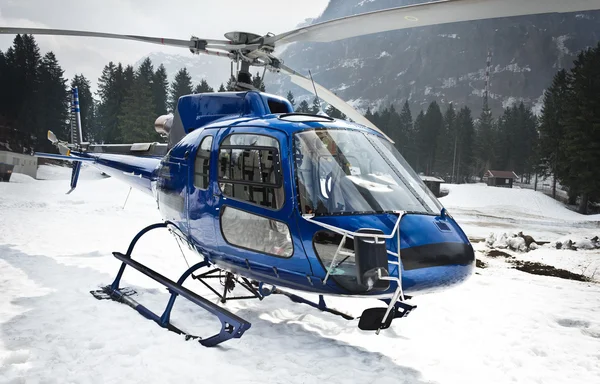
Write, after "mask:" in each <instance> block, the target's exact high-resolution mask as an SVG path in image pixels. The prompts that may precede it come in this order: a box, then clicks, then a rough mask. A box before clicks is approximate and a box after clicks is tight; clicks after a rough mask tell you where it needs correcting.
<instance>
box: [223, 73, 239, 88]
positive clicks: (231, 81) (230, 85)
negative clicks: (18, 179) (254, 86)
mask: <svg viewBox="0 0 600 384" xmlns="http://www.w3.org/2000/svg"><path fill="white" fill-rule="evenodd" d="M236 83H237V80H236V79H235V77H234V76H231V77H230V78H229V80H227V85H225V89H226V90H227V91H228V92H232V91H235V84H236Z"/></svg>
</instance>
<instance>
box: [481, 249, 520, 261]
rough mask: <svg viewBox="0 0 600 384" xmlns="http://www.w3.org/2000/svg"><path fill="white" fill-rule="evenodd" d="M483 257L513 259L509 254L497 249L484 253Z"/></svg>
mask: <svg viewBox="0 0 600 384" xmlns="http://www.w3.org/2000/svg"><path fill="white" fill-rule="evenodd" d="M485 255H486V256H488V257H506V258H510V259H512V258H514V256H512V255H511V254H509V253H506V252H504V251H501V250H499V249H490V250H489V251H487V252H486V253H485Z"/></svg>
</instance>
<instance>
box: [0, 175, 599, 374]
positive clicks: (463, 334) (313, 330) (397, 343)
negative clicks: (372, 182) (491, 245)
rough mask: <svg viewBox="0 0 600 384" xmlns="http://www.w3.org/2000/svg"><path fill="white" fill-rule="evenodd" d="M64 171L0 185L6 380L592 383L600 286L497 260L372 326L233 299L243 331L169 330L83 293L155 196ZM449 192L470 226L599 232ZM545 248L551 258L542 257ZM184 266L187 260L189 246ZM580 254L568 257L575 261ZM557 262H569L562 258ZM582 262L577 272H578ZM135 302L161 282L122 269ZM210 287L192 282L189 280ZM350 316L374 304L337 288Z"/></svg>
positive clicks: (504, 200)
mask: <svg viewBox="0 0 600 384" xmlns="http://www.w3.org/2000/svg"><path fill="white" fill-rule="evenodd" d="M69 171H70V170H69V169H63V168H60V167H49V166H42V167H41V168H40V173H39V174H38V179H44V180H34V179H31V178H28V177H26V176H23V175H19V174H15V175H13V178H12V179H11V182H10V183H0V383H54V382H55V383H63V382H72V383H113V382H115V383H116V382H123V383H134V382H135V383H137V382H144V383H166V382H202V383H204V382H207V383H231V382H244V383H315V382H322V381H327V382H335V383H337V382H339V383H355V382H356V383H359V382H360V383H362V382H375V381H377V382H381V383H394V384H396V383H597V382H600V284H598V283H595V282H578V281H572V280H566V279H560V278H555V277H547V276H537V275H531V274H528V273H525V272H521V271H518V270H515V269H513V268H511V265H510V264H509V263H506V262H505V261H504V260H503V259H502V258H491V257H486V256H484V254H483V251H487V246H486V245H485V242H478V243H475V244H474V245H475V247H476V249H478V250H479V251H478V252H477V256H478V258H480V259H482V260H484V261H485V262H486V264H488V266H487V268H485V269H479V268H478V269H477V273H476V274H475V275H474V276H473V277H472V278H471V279H470V280H469V281H468V282H467V283H465V284H464V285H462V286H460V287H458V288H455V289H453V290H450V291H447V292H443V293H439V294H434V295H427V296H421V297H415V298H414V299H413V300H412V302H413V303H414V304H417V305H418V308H417V309H416V310H415V311H414V312H413V313H411V315H410V316H409V317H408V318H406V319H400V320H397V321H394V323H393V325H392V327H391V328H390V329H388V330H384V331H382V332H381V334H380V335H378V336H376V335H374V334H372V333H368V332H363V331H360V330H359V329H358V328H357V327H356V324H357V321H356V320H355V321H346V320H343V319H342V318H340V317H337V316H333V315H331V314H327V313H322V312H318V311H317V310H315V309H313V308H310V307H308V306H305V305H298V304H293V303H292V302H290V301H289V300H287V299H286V298H284V297H273V296H270V297H268V298H266V299H265V300H263V301H262V302H258V301H247V302H229V303H227V304H226V306H227V308H228V309H230V310H231V311H232V312H234V313H236V314H238V315H239V316H241V317H243V318H245V319H247V320H249V321H250V322H251V323H252V327H251V328H250V329H249V330H248V331H247V332H246V333H245V334H244V336H243V337H242V338H241V339H236V340H231V341H228V342H226V343H224V344H222V345H220V346H218V347H216V348H204V347H202V346H200V345H199V344H197V343H195V342H192V341H185V340H184V339H183V338H181V337H179V336H177V335H175V334H173V333H171V332H168V331H165V330H163V329H161V328H160V327H158V326H157V325H156V324H154V323H153V322H151V321H149V320H146V319H144V318H143V317H142V316H140V315H138V314H137V313H136V312H135V311H133V310H132V309H131V308H129V307H126V306H124V305H121V304H118V303H115V302H111V301H104V300H103V301H98V300H96V299H94V298H93V297H92V296H91V295H90V294H89V291H90V290H94V289H97V288H98V287H99V286H102V285H106V284H108V283H110V282H111V281H112V278H113V277H114V275H115V273H116V271H117V269H118V267H119V263H118V261H117V260H116V259H115V258H114V257H113V256H112V255H111V252H112V251H124V250H125V249H126V247H127V245H128V243H129V241H130V239H131V237H132V236H134V235H135V233H137V232H138V231H139V230H140V229H141V228H143V227H144V226H146V225H148V224H150V223H153V222H156V221H159V220H160V216H159V213H158V211H157V210H156V206H155V204H154V202H153V201H152V199H149V198H147V197H146V196H144V195H142V194H141V193H138V192H136V191H132V192H131V195H130V197H129V200H128V202H127V204H126V206H125V208H123V203H124V202H125V198H126V197H127V193H128V188H127V187H126V186H124V185H122V184H120V183H119V182H118V181H116V180H113V179H110V178H104V177H102V176H101V175H100V174H99V173H98V172H97V171H95V170H93V169H88V168H84V169H83V171H82V179H81V180H80V182H79V187H78V188H77V190H76V191H74V192H73V193H72V194H70V195H65V192H66V191H67V190H68V179H69V176H70V175H69ZM448 188H449V189H450V194H449V195H448V196H446V197H444V198H442V200H441V201H442V203H443V204H444V205H445V206H446V207H448V208H449V210H450V212H451V214H453V215H454V217H455V218H456V219H457V220H458V221H459V223H460V224H461V225H463V227H464V228H465V230H466V232H467V234H468V235H469V236H470V237H472V238H474V239H475V238H479V237H480V238H485V237H487V236H488V235H489V233H490V232H495V233H497V234H501V233H508V232H514V233H517V232H519V231H523V232H524V233H526V234H529V235H531V236H533V237H534V238H536V240H541V241H551V242H552V241H556V240H559V239H560V238H561V237H565V236H575V235H576V236H578V238H580V239H583V238H584V237H590V238H591V236H592V235H594V234H596V235H598V234H600V229H599V228H598V219H599V218H598V217H583V216H581V215H578V214H576V213H573V212H570V211H568V210H566V209H565V208H563V207H562V206H560V204H558V203H556V204H555V202H553V201H548V200H547V199H546V196H543V195H542V194H539V196H538V194H536V193H535V192H533V191H527V190H506V189H498V188H489V187H482V186H473V185H471V186H454V185H450V186H448ZM136 252H137V256H136V257H137V258H138V259H139V260H140V261H142V262H144V263H146V264H148V265H149V266H150V267H153V268H155V269H157V270H159V271H160V272H161V273H163V274H165V275H166V276H167V277H170V278H175V277H176V276H178V274H179V273H181V272H182V271H183V269H184V268H185V266H186V262H185V261H184V259H183V258H182V256H181V254H180V252H179V249H178V248H177V245H176V243H175V240H174V239H173V238H171V237H170V236H169V235H168V234H167V233H159V232H157V233H156V236H155V237H152V238H149V237H146V238H143V239H142V241H141V242H140V244H139V248H136ZM507 252H511V254H514V255H517V256H518V258H520V259H523V260H525V259H527V258H531V259H532V260H537V261H542V262H544V263H547V264H553V265H556V266H557V267H560V268H570V269H572V270H573V271H575V272H577V271H576V269H577V268H578V267H576V266H575V265H571V264H569V263H570V261H569V262H564V261H562V258H563V256H564V255H569V256H567V258H569V257H571V258H572V257H574V256H573V255H574V254H577V255H580V254H586V255H587V257H589V258H596V260H597V259H598V258H600V252H598V250H586V251H571V250H556V249H555V248H552V247H551V246H550V245H545V246H542V247H540V248H539V249H537V250H535V251H531V252H527V253H518V252H512V251H507ZM549 255H550V256H549ZM186 256H187V257H188V262H190V263H191V262H192V260H191V258H193V257H194V256H193V255H191V254H190V253H186ZM569 260H571V259H569ZM561 262H562V264H561ZM577 273H581V271H579V272H577ZM124 282H125V283H126V284H125V285H128V286H133V287H135V288H136V290H137V291H138V293H139V301H140V302H141V303H143V304H145V305H147V306H149V307H151V308H152V309H156V310H157V311H160V308H161V306H163V305H164V304H165V303H166V301H167V298H168V295H167V292H166V290H165V289H164V288H160V287H159V286H157V285H156V284H154V283H153V282H152V281H151V280H149V279H147V278H145V277H143V276H141V275H140V274H139V273H135V271H130V272H125V275H124ZM187 286H188V287H189V288H190V289H194V290H195V291H196V292H199V293H201V294H203V295H206V296H207V297H209V298H211V299H214V295H210V294H209V293H208V292H207V291H206V290H205V289H203V288H202V287H201V286H200V284H199V283H197V282H195V281H191V282H189V283H188V284H187ZM330 301H331V303H333V304H334V306H335V307H337V308H339V309H342V310H344V311H349V312H351V313H353V314H355V315H358V314H360V312H361V311H362V309H364V308H366V307H369V306H371V305H372V304H376V305H377V302H372V301H368V300H367V301H365V300H358V299H346V298H344V299H341V298H336V299H332V300H330ZM173 320H174V322H175V323H176V324H179V325H181V327H182V328H184V329H186V330H189V331H191V332H195V333H198V334H201V335H208V334H212V333H214V332H216V330H217V326H218V324H217V323H216V321H215V320H214V319H213V318H212V317H211V316H209V315H207V314H206V313H204V312H203V311H202V310H200V309H199V308H197V307H195V306H193V305H191V304H189V303H187V302H186V300H181V299H178V302H177V303H176V305H175V311H174V313H173Z"/></svg>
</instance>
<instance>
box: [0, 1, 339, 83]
mask: <svg viewBox="0 0 600 384" xmlns="http://www.w3.org/2000/svg"><path fill="white" fill-rule="evenodd" d="M327 3H328V0H294V1H285V0H283V1H282V0H253V1H238V0H235V1H234V0H80V1H75V0H0V26H5V27H37V28H57V29H78V30H88V31H98V32H109V33H123V34H133V35H148V36H154V37H172V38H179V39H188V38H189V37H190V36H191V35H195V36H198V37H200V38H207V39H222V38H223V34H224V33H225V32H229V31H234V30H240V31H247V32H253V33H258V34H265V33H267V32H273V33H275V34H278V33H281V32H285V31H287V30H290V29H294V28H295V26H296V25H297V24H299V23H301V22H302V21H304V20H305V19H306V18H310V17H316V16H318V15H320V14H321V12H323V10H324V9H325V7H326V6H327ZM13 38H14V35H0V50H2V51H6V49H7V48H8V47H10V46H11V45H12V40H13ZM36 41H37V42H38V45H39V46H40V51H41V52H42V54H44V53H45V52H47V51H50V50H51V51H53V52H54V53H55V54H56V56H57V57H58V60H59V62H60V64H61V66H62V67H63V69H64V70H65V76H66V77H68V78H69V79H70V78H72V77H73V75H74V74H75V73H83V74H84V75H85V76H86V77H88V78H89V79H90V80H92V81H93V82H94V83H95V82H96V80H97V78H98V77H99V76H100V73H101V71H102V68H103V67H104V65H105V64H107V63H108V62H109V61H111V60H112V61H115V62H118V61H120V62H122V63H124V64H125V63H127V64H133V63H135V62H136V61H137V60H139V59H140V58H141V57H143V56H145V55H147V54H148V53H150V52H152V51H164V52H167V53H180V54H184V55H185V54H189V55H191V53H190V52H189V51H186V50H181V49H177V48H169V47H162V46H159V45H153V44H145V43H138V42H129V41H121V40H113V39H98V38H76V37H50V36H36ZM223 65H229V63H228V62H227V60H226V59H223Z"/></svg>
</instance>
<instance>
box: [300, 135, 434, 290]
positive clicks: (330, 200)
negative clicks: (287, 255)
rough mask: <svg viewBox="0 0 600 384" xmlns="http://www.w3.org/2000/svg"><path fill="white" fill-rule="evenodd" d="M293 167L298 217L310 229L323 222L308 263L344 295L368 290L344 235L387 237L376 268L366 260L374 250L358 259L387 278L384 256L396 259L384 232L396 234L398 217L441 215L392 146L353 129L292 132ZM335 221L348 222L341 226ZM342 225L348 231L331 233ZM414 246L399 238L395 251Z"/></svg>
mask: <svg viewBox="0 0 600 384" xmlns="http://www.w3.org/2000/svg"><path fill="white" fill-rule="evenodd" d="M294 161H295V171H296V180H297V185H298V195H299V205H300V211H301V214H302V215H303V216H304V217H305V218H307V219H308V220H310V221H311V222H312V223H316V224H319V225H323V223H324V222H323V220H325V221H326V222H327V224H325V225H324V226H325V228H321V230H319V231H317V232H316V233H315V234H314V237H313V239H311V240H312V245H313V249H314V253H315V256H317V258H318V259H319V261H320V262H321V264H322V265H323V267H324V268H325V270H326V272H327V276H329V277H331V278H332V279H333V280H335V281H336V283H338V284H339V285H340V286H342V287H344V288H345V289H347V290H348V291H350V292H355V293H358V292H366V291H371V290H372V289H373V287H367V286H365V284H364V281H361V280H363V279H361V278H360V277H359V276H360V275H361V273H357V271H358V270H359V269H360V268H362V267H360V264H361V261H360V260H358V257H357V249H355V247H356V244H357V243H356V242H355V241H354V240H353V239H352V237H353V236H352V235H350V233H354V232H355V231H364V230H367V231H372V230H375V233H379V234H380V235H383V234H384V233H386V234H389V233H391V235H389V236H388V237H387V239H388V240H387V241H385V240H384V244H386V243H387V245H383V244H382V248H380V249H381V250H382V252H383V254H382V255H381V256H380V259H379V260H378V261H374V258H376V256H374V253H373V252H374V251H375V248H371V247H368V248H370V250H369V251H368V253H369V256H367V257H366V259H363V261H364V260H369V261H368V263H371V264H372V265H371V267H375V270H376V269H378V268H379V269H381V271H382V272H383V273H384V274H387V265H388V259H387V255H386V253H389V252H390V251H391V252H392V254H393V253H394V252H397V249H398V245H399V241H400V240H399V239H398V236H397V235H394V233H399V232H395V229H392V228H397V226H398V225H399V223H400V220H401V219H402V217H403V215H405V214H410V215H411V216H413V218H414V217H415V216H421V217H422V216H429V217H430V218H431V219H426V220H435V219H434V217H436V216H440V215H441V214H442V210H443V207H442V205H441V204H440V203H439V201H438V200H437V199H436V198H435V197H434V196H433V194H432V193H431V191H429V189H428V188H427V187H426V186H425V184H424V183H423V182H422V181H421V180H420V178H419V176H418V175H417V174H416V173H415V172H414V171H412V169H411V168H410V166H409V165H408V164H407V162H406V160H404V158H403V157H402V155H401V154H400V153H399V152H398V150H396V148H395V147H394V144H393V143H391V142H389V141H388V140H386V139H385V138H383V137H382V136H379V135H376V134H373V133H369V132H368V131H363V130H358V129H357V130H353V129H335V128H333V129H332V128H328V129H314V130H303V131H299V132H296V133H295V134H294ZM399 212H401V214H399ZM343 217H346V218H349V217H353V218H352V219H351V220H349V221H348V220H345V221H344V220H343ZM314 219H316V220H314ZM342 222H346V223H347V224H349V225H350V227H346V228H341V227H339V226H338V225H339V224H341V223H342ZM376 223H377V224H376ZM384 223H386V224H384ZM364 225H367V227H364ZM372 225H375V226H377V227H378V228H376V227H373V226H372ZM369 228H370V229H369ZM390 231H391V232H390ZM394 238H395V239H394ZM379 239H380V240H383V239H382V238H381V237H380V238H379ZM414 239H415V238H414V236H413V235H412V234H409V233H406V232H404V231H403V235H402V242H403V244H411V243H413V241H414ZM374 241H375V242H377V241H378V240H377V238H375V240H374ZM376 248H377V247H376ZM375 253H376V252H375ZM433 257H434V258H435V257H438V256H435V255H434V256H433ZM373 263H374V264H373ZM405 266H406V265H405ZM390 272H391V271H390ZM396 274H397V272H396ZM325 280H327V277H326V278H325ZM376 280H377V279H375V281H376ZM384 280H385V279H384ZM379 283H380V286H379V289H375V291H377V290H386V289H387V287H388V284H387V283H386V282H385V281H380V282H379Z"/></svg>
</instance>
